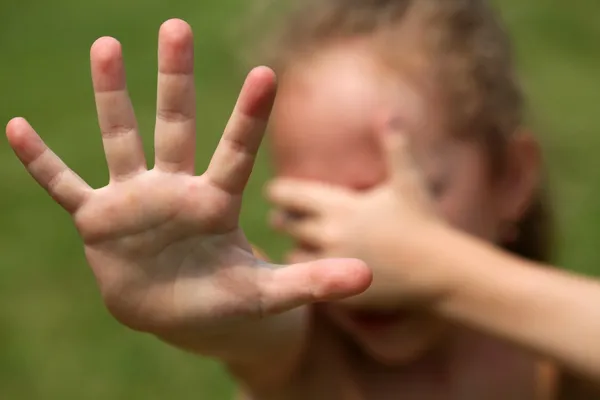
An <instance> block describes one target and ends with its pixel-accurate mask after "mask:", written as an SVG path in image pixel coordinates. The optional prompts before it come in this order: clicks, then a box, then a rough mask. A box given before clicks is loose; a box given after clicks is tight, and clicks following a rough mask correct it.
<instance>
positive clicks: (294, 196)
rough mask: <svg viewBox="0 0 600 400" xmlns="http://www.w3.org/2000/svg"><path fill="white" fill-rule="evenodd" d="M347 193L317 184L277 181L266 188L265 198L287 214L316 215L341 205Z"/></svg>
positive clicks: (289, 180) (290, 180) (298, 181)
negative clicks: (325, 209)
mask: <svg viewBox="0 0 600 400" xmlns="http://www.w3.org/2000/svg"><path fill="white" fill-rule="evenodd" d="M346 195H347V192H346V191H345V190H344V189H342V188H337V187H332V186H329V185H325V184H322V183H317V182H307V181H300V180H294V179H277V180H274V181H272V182H271V183H270V184H269V185H268V186H267V187H266V197H267V200H269V201H270V202H271V203H273V205H275V206H276V207H278V208H281V209H284V210H286V211H287V212H296V213H300V214H308V215H317V214H319V213H320V212H321V211H322V210H323V209H324V208H328V207H332V206H335V205H336V204H337V205H339V204H341V203H342V202H343V201H344V199H345V196H346Z"/></svg>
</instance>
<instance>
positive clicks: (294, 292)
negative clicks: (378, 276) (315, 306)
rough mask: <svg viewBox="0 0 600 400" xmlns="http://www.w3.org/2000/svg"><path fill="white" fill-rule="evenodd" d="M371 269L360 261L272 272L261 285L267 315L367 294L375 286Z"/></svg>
mask: <svg viewBox="0 0 600 400" xmlns="http://www.w3.org/2000/svg"><path fill="white" fill-rule="evenodd" d="M371 279H372V274H371V270H370V269H369V267H367V265H366V264H365V263H364V262H362V261H360V260H356V259H323V260H317V261H311V262H306V263H300V264H294V265H290V266H285V267H282V268H279V269H276V270H274V271H272V273H271V274H270V276H269V278H268V279H267V280H266V281H265V282H263V283H262V285H261V297H262V307H263V310H262V313H263V315H267V314H273V313H280V312H284V311H288V310H291V309H293V308H296V307H299V306H302V305H306V304H310V303H316V302H322V301H332V300H339V299H343V298H346V297H349V296H354V295H357V294H359V293H362V292H364V291H365V290H366V289H367V288H368V287H369V285H370V284H371Z"/></svg>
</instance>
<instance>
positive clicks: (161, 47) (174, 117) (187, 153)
mask: <svg viewBox="0 0 600 400" xmlns="http://www.w3.org/2000/svg"><path fill="white" fill-rule="evenodd" d="M154 142H155V143H154V146H155V149H156V151H155V153H156V160H155V162H156V167H157V168H159V169H161V170H166V171H170V172H185V173H188V174H193V173H194V154H195V151H196V89H195V86H194V38H193V34H192V29H191V27H190V26H189V25H188V24H187V23H186V22H184V21H182V20H179V19H172V20H169V21H167V22H165V23H164V24H163V25H162V26H161V28H160V33H159V36H158V95H157V107H156V128H155V133H154Z"/></svg>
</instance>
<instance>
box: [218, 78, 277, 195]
mask: <svg viewBox="0 0 600 400" xmlns="http://www.w3.org/2000/svg"><path fill="white" fill-rule="evenodd" d="M276 87H277V84H276V79H275V73H274V72H273V71H272V70H270V69H269V68H266V67H259V68H255V69H254V70H252V71H251V72H250V74H249V75H248V77H247V78H246V82H245V83H244V87H243V88H242V90H241V92H240V96H239V98H238V101H237V103H236V105H235V107H234V110H233V113H232V115H231V118H230V119H229V122H228V123H227V127H226V128H225V131H224V133H223V136H222V137H221V141H220V142H219V145H218V147H217V149H216V151H215V154H214V156H213V158H212V160H211V162H210V165H209V167H208V170H207V174H208V177H209V179H210V180H211V182H213V184H215V185H216V186H218V187H220V188H222V189H223V190H225V191H227V192H229V193H232V194H239V193H242V192H243V190H244V188H245V186H246V183H247V182H248V178H249V177H250V173H251V172H252V167H253V166H254V160H255V159H256V153H257V152H258V149H259V147H260V143H261V141H262V138H263V135H264V131H265V128H266V126H267V122H268V119H269V115H270V114H271V109H272V108H273V102H274V101H275V92H276Z"/></svg>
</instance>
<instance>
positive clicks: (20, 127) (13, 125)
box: [6, 117, 29, 142]
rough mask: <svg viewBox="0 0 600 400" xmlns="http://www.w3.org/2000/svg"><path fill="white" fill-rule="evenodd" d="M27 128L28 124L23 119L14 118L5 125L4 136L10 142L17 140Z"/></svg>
mask: <svg viewBox="0 0 600 400" xmlns="http://www.w3.org/2000/svg"><path fill="white" fill-rule="evenodd" d="M28 128H29V122H27V120H26V119H25V118H23V117H14V118H12V119H11V120H10V121H8V123H7V124H6V136H7V137H8V139H9V140H10V141H11V142H12V141H14V140H17V139H18V138H19V137H21V136H23V134H24V133H25V132H26V131H27V129H28Z"/></svg>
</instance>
